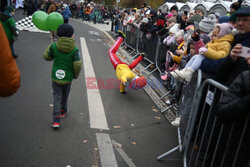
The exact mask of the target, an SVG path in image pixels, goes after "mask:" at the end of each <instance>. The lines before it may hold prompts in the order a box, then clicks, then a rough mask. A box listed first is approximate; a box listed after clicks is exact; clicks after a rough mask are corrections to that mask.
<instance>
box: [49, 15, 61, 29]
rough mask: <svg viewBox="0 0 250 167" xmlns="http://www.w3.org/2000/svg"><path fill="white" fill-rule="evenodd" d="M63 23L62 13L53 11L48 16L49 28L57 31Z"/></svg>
mask: <svg viewBox="0 0 250 167" xmlns="http://www.w3.org/2000/svg"><path fill="white" fill-rule="evenodd" d="M61 24H63V17H62V15H61V14H60V13H57V12H53V13H50V14H49V16H48V18H47V25H48V29H49V30H51V31H56V30H57V29H58V27H59V26H60V25H61Z"/></svg>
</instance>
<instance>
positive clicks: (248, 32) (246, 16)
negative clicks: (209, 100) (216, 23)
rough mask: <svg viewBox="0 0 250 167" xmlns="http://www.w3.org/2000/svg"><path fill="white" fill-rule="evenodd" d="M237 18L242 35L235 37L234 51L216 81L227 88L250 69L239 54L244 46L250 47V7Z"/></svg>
mask: <svg viewBox="0 0 250 167" xmlns="http://www.w3.org/2000/svg"><path fill="white" fill-rule="evenodd" d="M236 16H237V20H236V28H237V30H239V32H240V33H239V34H238V35H236V36H235V37H234V42H233V43H232V50H231V51H230V54H229V55H228V56H227V57H226V58H225V61H224V62H223V63H222V64H221V65H220V67H219V68H218V70H217V74H216V80H217V81H219V82H220V83H222V84H224V85H226V86H229V85H230V84H231V82H232V81H233V80H234V79H235V78H236V77H237V76H238V75H239V74H240V73H241V72H242V71H244V70H248V69H249V67H248V63H247V61H246V59H245V58H243V57H240V56H239V54H240V53H241V50H242V46H245V47H250V7H247V8H243V9H241V10H240V11H239V12H237V13H236Z"/></svg>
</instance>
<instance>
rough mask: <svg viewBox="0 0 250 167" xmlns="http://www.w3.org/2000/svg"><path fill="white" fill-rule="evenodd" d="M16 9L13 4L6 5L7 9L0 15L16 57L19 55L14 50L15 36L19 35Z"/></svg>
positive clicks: (13, 54) (12, 51)
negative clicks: (15, 17) (15, 18)
mask: <svg viewBox="0 0 250 167" xmlns="http://www.w3.org/2000/svg"><path fill="white" fill-rule="evenodd" d="M14 15H15V9H14V8H13V7H12V6H6V7H5V11H4V12H3V13H2V14H1V15H0V21H1V23H2V24H3V28H4V31H5V33H6V36H7V38H8V40H9V44H10V49H11V53H12V56H13V57H14V58H15V59H16V58H17V57H18V56H17V55H16V54H15V51H14V42H15V40H14V39H15V37H17V29H16V22H15V20H14V18H13V16H14Z"/></svg>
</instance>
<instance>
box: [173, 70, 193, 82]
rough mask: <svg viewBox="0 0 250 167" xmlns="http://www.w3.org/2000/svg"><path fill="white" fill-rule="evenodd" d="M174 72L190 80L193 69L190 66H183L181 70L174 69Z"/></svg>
mask: <svg viewBox="0 0 250 167" xmlns="http://www.w3.org/2000/svg"><path fill="white" fill-rule="evenodd" d="M175 73H176V74H177V75H178V76H179V77H180V78H182V79H184V80H185V81H187V82H190V81H191V78H192V76H193V73H194V71H193V70H192V69H191V68H185V69H183V70H181V71H175Z"/></svg>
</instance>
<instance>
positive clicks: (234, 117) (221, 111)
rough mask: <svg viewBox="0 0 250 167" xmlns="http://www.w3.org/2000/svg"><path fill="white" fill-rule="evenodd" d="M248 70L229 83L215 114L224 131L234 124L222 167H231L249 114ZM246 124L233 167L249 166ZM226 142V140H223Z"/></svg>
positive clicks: (249, 89) (249, 75)
mask: <svg viewBox="0 0 250 167" xmlns="http://www.w3.org/2000/svg"><path fill="white" fill-rule="evenodd" d="M248 65H249V67H250V57H249V58H248ZM249 85H250V70H247V71H243V72H242V73H240V75H239V76H238V77H237V78H236V79H235V80H234V81H233V82H232V83H231V85H230V86H229V88H228V91H227V92H226V93H225V94H224V95H223V97H222V99H221V101H220V104H219V108H218V111H217V112H216V114H217V115H218V116H219V118H220V120H222V121H223V122H224V125H225V129H230V128H231V125H232V124H233V123H234V128H233V131H232V132H231V133H232V134H231V136H232V137H230V138H229V140H228V146H229V147H228V148H227V149H226V151H225V154H224V155H225V157H226V158H225V160H224V164H223V166H231V165H232V164H233V159H234V158H235V157H234V155H235V152H236V150H237V147H239V144H238V143H239V141H240V137H241V133H242V131H243V130H242V129H243V128H244V126H245V122H246V118H248V117H249V114H250V112H249V111H250V110H249V108H250V103H249V102H250V86H249ZM249 125H250V123H249V122H248V124H247V126H246V129H248V130H246V131H245V135H244V138H243V140H242V139H241V140H242V143H241V149H240V151H239V154H238V161H237V162H236V164H235V166H241V167H248V166H249V157H250V153H249V149H250V144H249V141H250V135H249ZM225 140H226V139H225Z"/></svg>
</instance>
